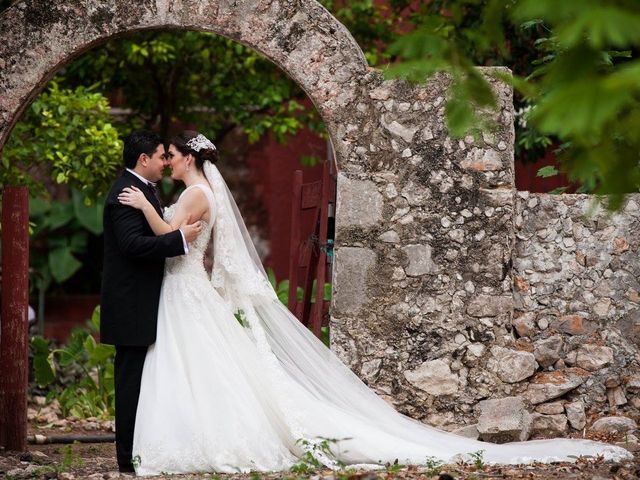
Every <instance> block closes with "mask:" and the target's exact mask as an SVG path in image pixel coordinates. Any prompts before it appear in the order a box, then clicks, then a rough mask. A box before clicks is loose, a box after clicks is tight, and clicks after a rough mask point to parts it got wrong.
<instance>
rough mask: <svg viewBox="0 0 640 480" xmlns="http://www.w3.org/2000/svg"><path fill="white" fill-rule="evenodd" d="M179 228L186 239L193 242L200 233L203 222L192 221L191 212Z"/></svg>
mask: <svg viewBox="0 0 640 480" xmlns="http://www.w3.org/2000/svg"><path fill="white" fill-rule="evenodd" d="M179 229H180V230H181V231H182V233H183V234H184V239H185V240H186V241H187V243H191V242H193V241H194V240H195V239H196V238H197V237H198V235H200V232H201V231H202V222H201V221H200V220H198V221H197V222H194V223H191V214H188V215H187V218H185V220H184V221H183V222H182V224H180V227H179Z"/></svg>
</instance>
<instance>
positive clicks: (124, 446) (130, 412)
mask: <svg viewBox="0 0 640 480" xmlns="http://www.w3.org/2000/svg"><path fill="white" fill-rule="evenodd" d="M147 348H148V347H138V346H135V347H130V346H120V345H116V358H115V364H114V377H115V379H114V380H115V388H116V455H117V458H118V466H119V467H121V468H122V467H130V466H131V450H132V448H133V428H134V427H135V424H136V410H137V408H138V397H139V396H140V381H141V380H142V367H144V359H145V356H146V355H147Z"/></svg>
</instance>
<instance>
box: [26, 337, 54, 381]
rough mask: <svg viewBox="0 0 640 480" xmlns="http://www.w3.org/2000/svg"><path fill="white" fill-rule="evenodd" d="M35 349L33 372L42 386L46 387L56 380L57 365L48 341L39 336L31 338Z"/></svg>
mask: <svg viewBox="0 0 640 480" xmlns="http://www.w3.org/2000/svg"><path fill="white" fill-rule="evenodd" d="M31 348H32V349H33V372H34V375H35V379H36V382H37V383H38V385H39V386H40V387H46V386H47V385H49V384H50V383H51V382H53V381H54V380H55V366H54V364H53V358H52V355H51V352H50V351H49V344H48V343H47V341H46V340H45V339H44V338H42V337H39V336H36V337H33V338H32V339H31Z"/></svg>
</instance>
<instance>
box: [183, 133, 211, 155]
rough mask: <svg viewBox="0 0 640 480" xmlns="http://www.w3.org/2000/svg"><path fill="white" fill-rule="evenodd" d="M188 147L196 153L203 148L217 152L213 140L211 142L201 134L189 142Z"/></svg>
mask: <svg viewBox="0 0 640 480" xmlns="http://www.w3.org/2000/svg"><path fill="white" fill-rule="evenodd" d="M186 145H187V147H188V148H190V149H191V150H194V151H196V152H199V151H200V150H202V149H203V148H208V149H211V150H217V149H216V146H215V145H214V144H213V143H212V142H211V140H209V139H208V138H207V137H205V136H204V135H202V134H201V133H199V134H198V135H197V136H195V137H193V138H192V139H191V140H189V141H188V142H187V144H186Z"/></svg>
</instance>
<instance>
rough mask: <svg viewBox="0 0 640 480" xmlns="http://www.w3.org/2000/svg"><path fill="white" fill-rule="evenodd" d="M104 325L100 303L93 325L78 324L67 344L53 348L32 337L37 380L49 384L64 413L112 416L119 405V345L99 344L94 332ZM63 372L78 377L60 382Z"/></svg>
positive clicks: (34, 368) (43, 386)
mask: <svg viewBox="0 0 640 480" xmlns="http://www.w3.org/2000/svg"><path fill="white" fill-rule="evenodd" d="M99 329H100V307H99V306H98V307H96V309H95V311H94V312H93V315H92V317H91V320H90V322H89V329H82V328H76V329H74V330H73V331H72V333H71V339H70V340H69V343H68V344H67V345H66V346H65V347H63V348H55V349H50V348H49V345H48V343H47V341H46V340H45V339H43V338H42V337H38V336H36V337H33V338H32V339H31V348H32V351H33V359H34V360H33V371H34V376H35V380H36V382H37V383H38V385H39V386H40V387H42V388H45V387H49V388H50V392H49V394H48V397H50V398H52V397H55V398H57V399H58V401H59V403H60V407H61V409H62V414H63V415H64V416H68V415H74V416H76V417H79V418H86V417H100V418H112V417H113V415H114V408H115V389H114V371H113V361H114V358H115V348H114V347H113V346H111V345H105V344H98V343H96V341H95V339H94V338H93V334H96V333H97V332H99ZM62 376H71V377H72V378H74V380H73V381H72V382H71V383H70V384H67V385H63V384H62V383H61V382H56V380H58V379H59V378H60V377H62Z"/></svg>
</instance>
